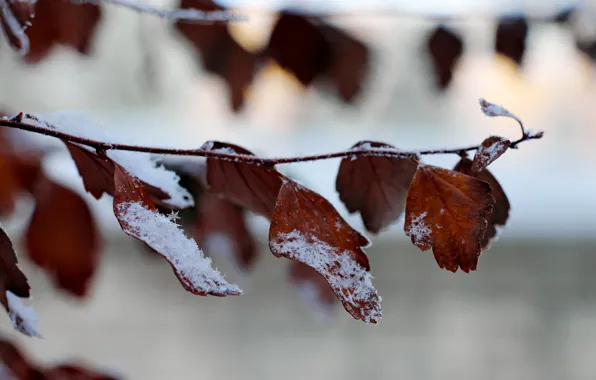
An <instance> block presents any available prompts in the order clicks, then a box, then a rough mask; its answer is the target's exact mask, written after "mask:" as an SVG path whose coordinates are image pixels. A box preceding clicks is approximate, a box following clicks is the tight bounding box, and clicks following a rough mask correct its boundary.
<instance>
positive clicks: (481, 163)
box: [472, 136, 511, 171]
mask: <svg viewBox="0 0 596 380" xmlns="http://www.w3.org/2000/svg"><path fill="white" fill-rule="evenodd" d="M510 145H511V141H509V140H507V139H506V138H503V137H499V136H491V137H488V138H487V139H485V140H484V141H483V142H482V145H480V148H478V150H476V154H475V155H474V163H473V165H472V170H474V171H480V170H483V169H486V167H487V166H488V165H490V164H492V163H493V162H494V161H495V160H496V159H497V158H499V157H501V155H502V154H503V153H505V151H507V149H508V148H509V146H510Z"/></svg>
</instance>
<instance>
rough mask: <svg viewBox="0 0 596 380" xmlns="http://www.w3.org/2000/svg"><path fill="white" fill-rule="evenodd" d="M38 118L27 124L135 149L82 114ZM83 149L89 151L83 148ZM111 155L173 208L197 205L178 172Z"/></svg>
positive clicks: (152, 160)
mask: <svg viewBox="0 0 596 380" xmlns="http://www.w3.org/2000/svg"><path fill="white" fill-rule="evenodd" d="M0 1H2V0H0ZM36 117H37V118H38V119H39V120H40V123H36V122H34V121H32V120H29V119H28V120H27V122H30V123H32V124H35V125H38V126H41V127H44V128H48V129H53V128H52V126H53V127H55V129H56V130H58V131H60V132H64V133H68V134H71V135H74V136H78V137H83V138H87V139H92V140H98V141H102V142H106V143H120V144H129V145H134V142H131V141H130V140H128V139H124V138H119V137H117V136H114V135H113V134H112V133H110V132H109V131H107V130H105V129H104V128H102V127H101V126H100V125H98V124H96V123H95V122H93V121H92V120H90V119H89V118H88V117H86V116H85V115H84V114H82V113H81V112H73V111H60V112H56V113H53V114H50V115H45V116H41V117H40V116H36ZM82 148H85V147H84V146H82ZM107 154H108V157H110V158H111V159H113V160H114V161H116V162H117V163H118V164H120V165H121V166H123V167H124V168H125V169H126V170H127V171H128V172H129V173H130V174H132V175H133V176H135V177H137V178H139V179H140V180H142V181H144V182H146V183H148V184H150V185H153V186H155V187H157V188H159V189H161V190H163V191H164V192H165V193H166V194H168V195H169V196H170V199H168V200H165V202H166V203H167V204H169V205H170V206H173V207H178V208H186V207H191V206H193V205H194V200H193V198H192V196H191V195H190V193H189V192H188V191H187V190H186V189H184V188H183V187H181V186H180V185H179V184H178V182H179V181H180V177H179V176H178V175H177V174H176V173H175V172H173V171H170V170H167V169H166V168H165V167H164V166H163V165H161V164H158V163H157V158H156V157H155V156H153V155H150V154H148V153H140V152H127V151H116V150H108V152H107Z"/></svg>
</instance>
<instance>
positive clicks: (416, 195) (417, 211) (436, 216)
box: [404, 165, 495, 272]
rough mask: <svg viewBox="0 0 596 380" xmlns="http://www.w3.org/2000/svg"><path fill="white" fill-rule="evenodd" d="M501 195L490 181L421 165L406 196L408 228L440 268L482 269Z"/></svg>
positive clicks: (450, 269) (420, 246)
mask: <svg viewBox="0 0 596 380" xmlns="http://www.w3.org/2000/svg"><path fill="white" fill-rule="evenodd" d="M494 204H495V199H494V198H493V197H492V196H491V188H490V185H489V184H488V183H486V182H484V181H480V180H478V179H476V178H474V177H470V176H468V175H465V174H461V173H459V172H455V171H451V170H447V169H442V168H439V167H436V166H430V165H419V166H418V170H417V171H416V175H414V180H413V181H412V184H411V185H410V190H409V191H408V198H407V200H406V220H405V225H404V230H405V232H406V235H407V236H409V237H410V239H411V240H412V243H413V244H414V245H415V246H417V247H418V248H420V250H422V251H426V250H428V249H431V248H432V249H433V253H434V256H435V259H436V261H437V263H438V264H439V267H441V268H444V269H447V270H449V271H451V272H457V270H458V268H461V269H462V270H463V271H464V272H469V271H470V270H476V266H477V264H478V256H480V253H481V251H482V239H483V237H484V233H485V231H486V228H487V219H488V218H489V217H490V215H491V213H492V211H493V205H494Z"/></svg>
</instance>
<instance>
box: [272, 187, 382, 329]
mask: <svg viewBox="0 0 596 380" xmlns="http://www.w3.org/2000/svg"><path fill="white" fill-rule="evenodd" d="M368 245H369V242H368V240H367V239H366V238H365V237H364V236H362V235H361V234H360V233H359V232H358V231H356V230H354V229H353V228H352V227H350V226H349V225H348V224H347V223H346V222H345V221H344V219H343V218H342V217H341V216H340V215H339V213H338V212H337V211H336V210H335V208H334V207H333V206H332V205H331V203H329V202H328V201H327V200H326V199H325V198H323V197H321V196H320V195H319V194H317V193H315V192H313V191H311V190H309V189H307V188H305V187H303V186H301V185H299V184H297V183H295V182H293V181H290V180H285V181H284V183H283V185H282V187H281V190H280V191H279V198H278V200H277V204H276V206H275V212H274V214H273V218H272V220H271V227H270V229H269V248H270V249H271V252H272V253H273V254H274V255H275V256H277V257H286V258H288V259H291V260H294V261H299V262H301V263H303V264H306V265H308V266H310V267H311V268H313V269H314V270H316V271H317V272H318V273H319V274H321V275H322V276H323V277H324V278H325V280H327V282H328V283H329V286H330V287H331V288H332V289H333V292H334V293H335V295H336V297H337V298H338V299H339V300H340V301H341V302H342V303H343V305H344V308H345V309H346V311H347V312H348V313H350V314H351V315H352V316H353V317H354V318H355V319H360V320H362V321H364V322H366V323H377V321H378V320H379V319H380V318H381V304H380V298H379V296H378V295H377V291H376V290H375V288H374V287H373V285H372V281H371V276H370V275H369V273H368V270H369V269H370V266H369V263H368V258H367V257H366V255H365V253H364V251H363V250H362V248H363V247H365V246H368Z"/></svg>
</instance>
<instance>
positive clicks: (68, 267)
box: [25, 177, 100, 297]
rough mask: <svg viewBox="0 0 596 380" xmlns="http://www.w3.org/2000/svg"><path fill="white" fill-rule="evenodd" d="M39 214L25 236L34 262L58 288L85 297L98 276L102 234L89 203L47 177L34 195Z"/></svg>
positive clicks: (28, 251)
mask: <svg viewBox="0 0 596 380" xmlns="http://www.w3.org/2000/svg"><path fill="white" fill-rule="evenodd" d="M34 197H35V201H36V203H35V210H34V212H33V216H32V217H31V220H30V222H29V225H28V226H27V229H26V232H25V247H26V249H27V253H28V254H29V256H30V258H31V259H32V260H33V261H34V262H35V263H36V264H37V265H39V266H40V267H41V268H43V269H44V270H45V271H46V272H48V274H49V275H50V276H52V277H53V279H54V282H55V283H56V285H57V286H58V287H60V288H62V289H64V290H66V291H67V292H69V293H71V294H73V295H75V296H78V297H82V296H84V295H85V294H86V293H87V291H88V287H89V283H90V281H91V279H92V277H93V274H94V273H95V267H96V265H97V259H98V255H99V252H100V245H99V233H98V231H97V226H96V224H95V221H94V219H93V216H92V214H91V211H90V210H89V207H88V206H87V203H86V202H85V201H84V200H83V199H82V198H81V197H80V196H79V195H78V194H77V193H75V192H74V191H72V190H70V189H68V188H66V187H64V186H62V185H59V184H57V183H55V182H53V181H51V180H50V179H48V178H46V177H44V178H42V179H41V180H40V181H39V182H38V184H37V188H36V191H35V193H34Z"/></svg>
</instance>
